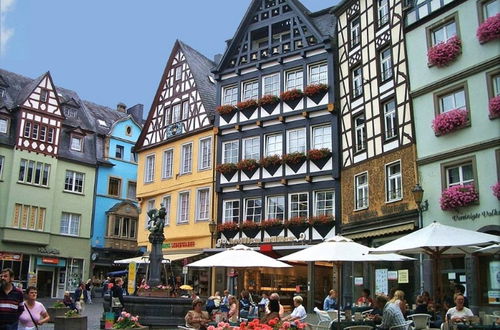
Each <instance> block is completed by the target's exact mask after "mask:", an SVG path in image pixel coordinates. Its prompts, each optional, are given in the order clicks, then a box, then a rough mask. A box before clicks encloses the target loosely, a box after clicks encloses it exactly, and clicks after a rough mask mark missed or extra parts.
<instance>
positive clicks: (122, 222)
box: [110, 216, 137, 239]
mask: <svg viewBox="0 0 500 330" xmlns="http://www.w3.org/2000/svg"><path fill="white" fill-rule="evenodd" d="M136 227H137V219H132V218H128V217H119V216H115V217H114V219H113V222H112V224H111V228H110V236H115V237H120V238H125V239H134V238H135V237H136V233H137V228H136Z"/></svg>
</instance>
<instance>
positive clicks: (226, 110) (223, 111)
mask: <svg viewBox="0 0 500 330" xmlns="http://www.w3.org/2000/svg"><path fill="white" fill-rule="evenodd" d="M216 110H217V112H218V113H219V114H220V115H228V114H230V113H231V112H233V111H234V110H236V107H235V106H234V105H230V104H226V105H219V106H218V107H217V108H216Z"/></svg>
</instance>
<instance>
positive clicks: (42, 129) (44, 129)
mask: <svg viewBox="0 0 500 330" xmlns="http://www.w3.org/2000/svg"><path fill="white" fill-rule="evenodd" d="M46 137H47V127H45V126H42V127H40V141H45V138H46Z"/></svg>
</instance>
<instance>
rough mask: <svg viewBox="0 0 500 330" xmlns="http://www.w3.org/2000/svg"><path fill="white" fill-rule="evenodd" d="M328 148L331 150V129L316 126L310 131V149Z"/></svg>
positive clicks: (329, 127)
mask: <svg viewBox="0 0 500 330" xmlns="http://www.w3.org/2000/svg"><path fill="white" fill-rule="evenodd" d="M322 148H328V149H330V150H332V127H331V126H330V125H327V126H318V127H313V129H312V149H322Z"/></svg>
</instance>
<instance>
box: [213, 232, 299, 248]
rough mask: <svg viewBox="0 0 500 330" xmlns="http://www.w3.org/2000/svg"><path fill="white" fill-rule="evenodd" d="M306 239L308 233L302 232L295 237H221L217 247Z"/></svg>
mask: <svg viewBox="0 0 500 330" xmlns="http://www.w3.org/2000/svg"><path fill="white" fill-rule="evenodd" d="M305 240H306V235H305V234H304V233H301V234H300V236H299V238H295V237H291V236H289V237H285V236H271V237H266V238H264V239H261V238H257V237H256V238H249V237H242V238H231V239H226V238H219V239H217V242H216V244H215V246H216V247H222V246H223V245H237V244H245V245H246V244H261V243H290V242H304V241H305Z"/></svg>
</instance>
